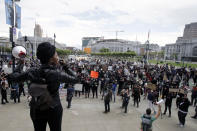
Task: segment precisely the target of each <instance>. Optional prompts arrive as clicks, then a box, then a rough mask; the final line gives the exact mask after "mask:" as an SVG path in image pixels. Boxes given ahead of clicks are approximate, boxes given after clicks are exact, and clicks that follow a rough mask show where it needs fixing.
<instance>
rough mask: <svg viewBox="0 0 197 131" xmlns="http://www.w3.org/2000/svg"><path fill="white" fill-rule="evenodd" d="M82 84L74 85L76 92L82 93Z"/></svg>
mask: <svg viewBox="0 0 197 131" xmlns="http://www.w3.org/2000/svg"><path fill="white" fill-rule="evenodd" d="M82 87H83V84H75V85H74V88H75V90H76V91H82Z"/></svg>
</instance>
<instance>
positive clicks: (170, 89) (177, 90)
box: [169, 88, 179, 93]
mask: <svg viewBox="0 0 197 131" xmlns="http://www.w3.org/2000/svg"><path fill="white" fill-rule="evenodd" d="M169 92H174V93H177V92H179V89H174V88H169Z"/></svg>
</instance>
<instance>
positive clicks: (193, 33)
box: [183, 22, 197, 39]
mask: <svg viewBox="0 0 197 131" xmlns="http://www.w3.org/2000/svg"><path fill="white" fill-rule="evenodd" d="M183 38H185V39H192V38H197V22H196V23H191V24H187V25H185V29H184V33H183Z"/></svg>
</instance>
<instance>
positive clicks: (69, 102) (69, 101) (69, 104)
mask: <svg viewBox="0 0 197 131" xmlns="http://www.w3.org/2000/svg"><path fill="white" fill-rule="evenodd" d="M67 101H68V106H67V108H70V107H71V101H72V97H71V98H67Z"/></svg>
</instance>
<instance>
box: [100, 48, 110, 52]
mask: <svg viewBox="0 0 197 131" xmlns="http://www.w3.org/2000/svg"><path fill="white" fill-rule="evenodd" d="M100 52H109V49H108V48H102V49H100Z"/></svg>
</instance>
